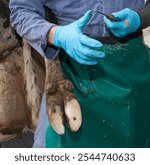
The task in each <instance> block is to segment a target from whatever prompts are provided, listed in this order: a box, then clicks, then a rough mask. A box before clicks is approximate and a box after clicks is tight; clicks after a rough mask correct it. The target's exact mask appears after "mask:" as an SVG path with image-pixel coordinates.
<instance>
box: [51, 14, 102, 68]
mask: <svg viewBox="0 0 150 165" xmlns="http://www.w3.org/2000/svg"><path fill="white" fill-rule="evenodd" d="M91 16H92V11H88V12H86V13H85V15H84V16H83V17H81V18H80V19H79V20H77V21H75V22H73V23H71V24H69V25H66V26H58V28H57V29H56V31H55V32H54V34H53V38H52V44H53V45H55V46H57V47H61V48H63V49H64V50H65V51H66V53H67V54H68V55H70V56H71V57H72V58H73V59H75V60H76V61H77V62H79V63H81V64H85V65H95V64H96V63H97V59H98V58H102V57H104V56H105V54H104V52H101V51H100V48H101V46H102V43H100V42H99V41H97V40H95V39H92V38H89V37H87V36H86V35H83V33H82V30H83V28H84V26H85V25H86V24H87V23H88V21H89V20H90V18H91Z"/></svg>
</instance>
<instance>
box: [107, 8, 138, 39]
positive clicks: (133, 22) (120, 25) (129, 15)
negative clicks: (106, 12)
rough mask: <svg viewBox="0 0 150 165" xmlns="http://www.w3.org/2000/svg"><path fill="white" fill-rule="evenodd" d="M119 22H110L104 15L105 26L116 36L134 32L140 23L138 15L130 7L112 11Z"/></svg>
mask: <svg viewBox="0 0 150 165" xmlns="http://www.w3.org/2000/svg"><path fill="white" fill-rule="evenodd" d="M112 15H113V16H114V17H116V18H119V19H120V20H121V21H120V22H112V21H110V20H108V19H107V18H106V17H104V21H105V23H106V26H107V27H108V28H109V29H110V30H111V31H112V33H113V34H114V35H115V36H116V37H124V36H126V35H128V34H130V33H133V32H135V31H136V30H137V29H138V28H139V26H140V23H141V20H140V17H139V15H138V13H137V12H135V11H133V10H131V9H128V8H126V9H123V10H121V11H119V12H117V13H112Z"/></svg>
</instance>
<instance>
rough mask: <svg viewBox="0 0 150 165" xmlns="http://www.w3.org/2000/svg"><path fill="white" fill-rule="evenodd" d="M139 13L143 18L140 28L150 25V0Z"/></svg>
mask: <svg viewBox="0 0 150 165" xmlns="http://www.w3.org/2000/svg"><path fill="white" fill-rule="evenodd" d="M138 14H139V16H140V19H141V25H140V29H144V28H146V27H148V26H150V0H148V2H147V4H146V5H145V7H144V8H142V9H141V10H139V11H138Z"/></svg>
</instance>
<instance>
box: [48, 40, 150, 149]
mask: <svg viewBox="0 0 150 165" xmlns="http://www.w3.org/2000/svg"><path fill="white" fill-rule="evenodd" d="M102 50H103V51H105V53H106V58H104V59H100V60H99V61H98V64H97V65H95V66H85V65H80V64H79V63H77V62H75V61H74V60H73V59H71V58H69V57H68V56H66V55H65V54H61V64H62V67H63V70H64V72H65V75H66V77H67V78H69V79H70V80H71V81H72V82H73V84H74V86H75V89H74V92H75V94H76V96H77V97H78V100H79V102H80V105H81V109H82V116H83V122H82V127H81V128H80V130H79V131H78V132H76V133H73V132H70V130H68V129H66V133H65V135H63V136H60V135H57V134H56V133H55V132H54V131H53V130H52V128H51V127H50V125H49V123H48V121H47V131H46V147H50V148H51V147H150V59H149V52H148V49H147V48H146V47H145V46H144V44H143V42H142V39H141V38H140V37H139V38H137V39H132V40H130V41H129V42H127V43H124V44H121V43H117V44H114V45H104V46H103V48H102Z"/></svg>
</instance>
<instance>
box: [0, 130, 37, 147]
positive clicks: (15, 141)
mask: <svg viewBox="0 0 150 165" xmlns="http://www.w3.org/2000/svg"><path fill="white" fill-rule="evenodd" d="M33 136H34V134H33V133H32V132H31V131H29V130H28V131H25V132H24V133H23V134H22V137H16V136H11V137H8V138H7V139H6V140H5V141H2V142H1V143H0V148H32V145H33Z"/></svg>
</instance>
